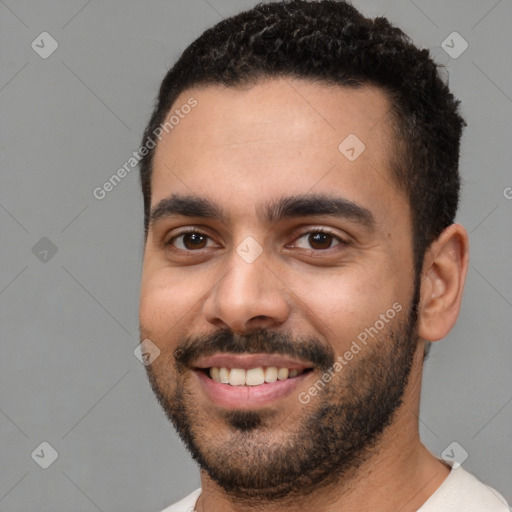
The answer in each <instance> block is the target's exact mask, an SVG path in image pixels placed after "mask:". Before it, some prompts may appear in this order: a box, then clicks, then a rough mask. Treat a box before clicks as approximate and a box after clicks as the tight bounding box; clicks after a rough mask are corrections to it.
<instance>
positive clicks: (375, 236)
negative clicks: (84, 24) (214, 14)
mask: <svg viewBox="0 0 512 512" xmlns="http://www.w3.org/2000/svg"><path fill="white" fill-rule="evenodd" d="M190 97H194V98H196V99H197V101H198V105H197V107H195V108H194V109H193V110H192V112H191V113H190V114H188V115H187V116H186V117H185V118H184V119H183V120H181V121H180V123H179V125H177V126H176V127H175V128H174V129H173V130H172V131H171V132H170V133H169V134H167V135H165V136H164V138H163V139H162V141H161V142H159V144H158V147H157V150H156V154H155V159H154V171H153V176H152V200H151V205H152V207H154V206H156V205H157V204H158V203H159V202H160V201H161V200H163V199H165V198H167V197H169V196H170V195H171V194H183V195H192V194H193V195H197V196H200V197H205V198H209V199H211V200H212V201H214V202H215V203H216V204H218V205H219V206H221V207H222V208H223V209H224V210H225V211H226V212H227V214H228V219H226V222H221V221H220V220H219V219H203V218H193V217H192V218H189V217H185V216H179V217H169V218H163V219H160V220H159V221H158V222H156V223H155V224H154V225H152V226H151V228H150V230H149V232H148V238H147V241H146V245H145V253H144V264H143V273H142V282H141V297H140V318H139V319H140V326H141V339H146V338H149V339H151V340H152V341H153V343H155V344H156V345H157V346H158V348H159V349H160V351H161V354H160V357H158V358H157V359H156V360H155V362H154V363H153V364H152V365H151V366H152V371H154V372H155V375H157V377H158V379H160V382H161V383H163V382H164V378H165V379H170V382H171V383H174V384H175V382H176V380H177V379H178V378H181V379H183V380H182V382H183V383H184V386H185V389H186V391H187V393H189V396H190V399H191V400H192V401H193V402H194V403H196V404H198V405H199V410H200V411H201V418H200V419H201V424H202V427H201V428H202V433H203V434H204V439H205V443H208V446H213V447H215V446H216V444H215V443H220V442H221V441H225V442H229V440H230V436H232V435H233V433H232V431H231V430H229V429H228V428H227V426H226V423H225V421H224V419H223V416H222V411H221V410H220V409H219V408H218V407H216V406H213V405H212V404H211V403H210V402H208V399H207V398H206V397H205V395H204V393H203V392H202V391H201V389H200V386H199V384H198V382H197V379H194V378H192V377H193V375H181V376H179V375H177V374H172V375H169V373H170V372H171V362H172V361H173V358H174V351H175V350H176V348H177V347H178V344H179V342H180V340H182V339H183V338H184V337H187V336H191V337H194V336H195V337H199V336H203V335H207V334H211V333H213V332H215V331H217V330H219V329H230V330H231V331H232V332H234V333H239V334H245V333H248V332H250V331H251V330H253V329H258V328H261V329H270V330H277V331H278V330H283V331H284V330H286V331H288V332H291V333H294V334H296V335H309V336H311V337H314V338H316V339H318V340H321V342H322V343H324V344H325V345H327V346H329V347H330V348H331V349H332V350H333V351H334V353H335V354H336V356H338V355H343V354H344V353H345V352H346V351H347V350H348V349H349V348H350V344H351V342H352V340H354V339H356V338H357V335H358V334H359V333H360V332H361V331H363V330H364V329H365V328H366V327H369V326H372V325H374V324H375V321H376V320H377V319H379V315H381V314H382V313H384V312H386V310H388V309H389V308H390V307H391V306H392V304H393V303H395V302H399V303H400V304H402V305H404V311H403V312H402V315H404V314H406V310H407V308H408V307H409V304H410V301H411V298H412V293H413V283H414V270H413V256H412V232H411V214H410V208H409V205H408V202H407V199H406V197H404V195H403V194H402V193H401V192H400V191H398V189H397V187H396V185H395V184H394V181H393V177H392V173H391V158H392V154H391V147H392V145H391V142H392V137H393V134H392V130H391V126H390V124H389V122H388V121H389V119H390V114H389V103H388V99H387V97H386V96H385V94H384V93H383V92H382V91H381V90H380V89H378V88H376V87H373V86H371V87H370V86H366V87H363V88H361V89H357V90H355V89H349V88H344V87H327V86H326V85H323V84H313V83H310V82H307V81H304V80H298V79H292V78H286V79H284V78H279V79H273V80H267V81H264V82H259V83H258V84H256V85H254V86H251V87H249V86H248V87H245V88H242V89H240V88H239V89H235V88H222V87H219V86H208V87H203V88H193V89H190V90H187V91H185V92H184V93H182V95H181V96H180V97H179V98H178V99H177V101H176V102H175V105H176V106H179V105H182V104H184V103H185V102H186V101H187V99H188V98H190ZM349 134H356V135H357V137H358V138H359V139H360V140H361V141H363V142H364V144H365V146H366V149H365V150H364V152H362V153H361V154H360V156H359V157H358V158H357V159H356V160H355V161H349V160H348V159H347V158H346V157H345V156H344V155H343V154H342V153H341V152H340V151H339V150H338V145H339V144H340V143H341V142H342V141H343V140H344V139H345V138H346V137H347V136H348V135H349ZM308 193H318V194H331V195H332V194H335V195H336V196H338V197H344V198H346V199H349V200H350V201H353V202H355V203H357V204H358V205H360V206H363V207H364V208H366V209H368V210H369V211H370V212H371V213H372V215H373V217H374V218H375V221H376V224H375V229H374V230H369V229H367V228H366V227H365V226H363V225H361V224H360V223H357V222H354V221H352V220H350V219H347V218H344V219H340V218H335V217H333V216H329V215H321V216H315V217H303V218H288V219H285V220H282V221H279V222H275V223H266V222H264V220H263V219H261V218H260V216H258V215H257V212H258V211H259V208H260V207H261V205H262V204H263V203H265V202H267V201H269V200H271V199H278V198H281V197H283V196H288V195H293V194H308ZM186 227H195V228H197V230H198V231H199V232H201V233H204V234H206V235H208V236H209V237H210V239H209V242H208V246H207V247H205V248H203V249H200V250H197V249H195V250H189V251H188V252H187V251H186V249H185V248H184V247H185V246H183V245H181V244H182V243H183V238H181V239H180V241H179V242H176V243H178V246H177V247H174V248H173V247H172V246H167V247H166V246H165V242H166V241H168V240H169V239H170V238H172V237H173V236H175V235H177V234H179V233H180V232H182V230H183V228H186ZM315 228H316V229H318V228H325V229H328V230H329V231H330V232H332V233H333V235H334V236H335V237H340V238H341V239H342V240H346V241H347V240H348V241H349V243H348V244H340V245H335V244H336V241H334V242H333V247H331V248H329V249H327V250H323V251H319V250H315V249H314V248H312V247H311V246H310V245H309V244H308V236H307V235H308V234H309V233H312V232H315ZM305 235H306V236H305ZM247 236H251V237H253V238H254V239H255V240H256V241H257V242H258V243H259V245H260V246H261V248H262V253H261V255H260V256H259V257H258V258H257V259H256V260H255V261H254V262H252V263H250V264H248V263H247V262H246V261H244V260H243V259H242V258H241V257H240V256H239V254H237V252H236V248H237V247H238V246H239V244H240V243H241V242H242V241H243V240H244V239H245V238H246V237H247ZM180 248H181V249H180ZM467 268H468V237H467V233H466V231H465V229H464V228H463V227H462V226H460V225H458V224H453V225H451V226H449V227H448V228H446V229H445V230H444V231H443V233H442V234H441V235H440V236H439V238H438V239H437V240H436V241H435V242H434V243H433V244H432V245H431V247H430V248H429V250H428V252H427V253H426V255H425V259H424V266H423V272H422V279H421V295H420V303H419V318H418V323H417V332H418V336H419V339H418V341H417V349H416V352H415V355H414V362H413V366H412V369H411V373H410V377H409V380H408V383H407V386H406V389H405V393H404V396H403V401H402V404H401V406H400V407H399V408H398V410H397V412H396V414H395V416H394V417H393V421H392V423H391V425H390V426H389V427H388V428H387V429H386V430H385V432H384V434H383V436H382V437H381V438H380V439H379V442H378V444H377V446H376V447H374V448H373V449H372V452H371V456H370V457H369V458H367V460H366V461H365V462H363V463H362V464H361V465H360V466H359V467H358V468H357V469H356V470H355V471H354V472H353V474H351V475H346V478H344V480H343V481H342V482H338V483H337V484H336V485H329V486H325V487H323V488H321V489H318V490H315V491H313V492H311V493H310V494H308V495H305V496H302V497H301V498H300V502H299V501H297V499H296V498H295V499H291V500H289V501H288V502H286V501H280V502H277V501H276V502H267V503H263V502H262V503H261V504H260V503H253V504H252V506H251V507H250V506H248V505H247V503H242V502H240V501H237V500H236V499H234V498H233V497H232V496H229V495H227V494H226V493H225V492H224V491H223V490H222V488H220V487H219V486H218V484H217V483H216V482H214V481H213V480H212V479H211V478H209V476H208V474H206V472H204V471H202V472H201V485H202V489H203V490H202V494H201V496H200V498H199V501H198V504H197V510H198V511H203V510H205V511H208V512H212V511H232V510H233V511H234V510H237V511H245V510H265V511H267V512H268V511H270V512H272V511H279V510H287V511H288V512H290V511H294V510H304V509H307V508H308V507H314V508H315V509H318V510H323V511H326V512H329V511H334V510H336V511H337V512H344V511H349V510H375V511H379V512H387V511H389V512H391V511H394V512H396V511H397V510H400V511H401V512H409V511H411V512H412V511H415V510H417V509H418V508H419V507H420V506H421V505H422V504H423V503H424V502H425V501H426V500H427V499H428V498H429V497H430V496H431V495H432V494H433V493H434V492H435V490H436V489H437V488H438V487H439V485H440V484H441V483H442V482H443V481H444V479H445V478H446V477H447V476H448V474H449V469H448V467H447V466H446V465H444V464H443V463H441V462H440V461H439V460H438V459H437V458H436V457H435V456H434V455H432V454H431V453H430V452H429V451H428V450H427V449H426V448H425V447H424V446H423V445H422V444H421V441H420V439H419V432H418V416H419V404H420V392H421V376H422V366H423V350H424V341H423V340H428V341H437V340H439V339H441V338H443V337H444V336H446V334H447V333H448V332H449V331H450V329H451V328H452V327H453V325H454V324H455V321H456V319H457V316H458V314H459V310H460V305H461V300H462V292H463V286H464V282H465V278H466V273H467ZM391 328H392V322H390V325H389V326H386V327H385V329H384V330H383V334H382V336H384V334H385V333H386V331H387V330H388V329H391ZM411 342H414V340H412V341H411ZM349 364H354V365H355V364H357V356H355V357H354V359H353V361H352V362H350V363H349ZM189 373H190V372H189ZM319 377H320V375H319V374H315V372H312V374H310V375H309V376H308V377H307V379H305V380H304V382H303V383H302V384H301V389H300V390H299V391H305V390H306V391H307V389H308V388H309V387H310V386H311V385H312V384H313V383H314V382H315V381H316V380H317V379H318V378H319ZM169 392H170V391H169ZM307 413H308V408H307V407H306V406H304V405H303V404H301V403H300V402H299V401H298V400H297V397H296V395H294V396H292V397H291V398H285V399H283V400H282V401H281V402H280V403H279V407H278V408H276V409H275V410H273V415H272V417H271V420H270V421H271V422H272V423H271V425H272V426H273V430H272V438H271V439H269V442H274V443H279V442H281V440H283V439H284V434H285V432H286V426H287V425H288V426H289V425H290V422H292V423H293V422H295V421H297V422H298V421H299V420H300V419H301V418H303V417H304V415H306V414H307ZM285 420H286V421H285ZM205 424H206V425H207V426H204V425H205ZM255 435H257V434H255ZM233 463H235V462H234V461H233Z"/></svg>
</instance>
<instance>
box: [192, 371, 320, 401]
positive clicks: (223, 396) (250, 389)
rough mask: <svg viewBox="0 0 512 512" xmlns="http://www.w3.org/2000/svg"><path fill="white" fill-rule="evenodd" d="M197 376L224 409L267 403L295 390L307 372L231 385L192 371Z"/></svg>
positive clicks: (209, 396)
mask: <svg viewBox="0 0 512 512" xmlns="http://www.w3.org/2000/svg"><path fill="white" fill-rule="evenodd" d="M194 373H195V374H196V375H197V377H198V378H199V382H200V383H201V387H202V389H203V390H204V392H205V394H206V396H207V397H208V398H209V399H210V400H211V401H212V402H214V403H215V404H217V405H219V406H221V407H224V408H226V409H250V408H251V407H258V406H263V405H269V404H271V403H273V402H275V401H277V400H279V399H280V398H284V397H286V396H288V395H290V394H292V393H293V392H294V391H296V390H297V388H298V387H299V385H300V384H301V383H302V382H303V381H304V379H305V378H306V376H307V375H308V373H311V372H306V373H301V374H300V375H297V376H296V377H292V378H289V379H286V380H282V381H281V380H277V381H276V382H266V383H265V384H260V385H259V386H231V385H230V384H222V383H220V382H216V381H214V380H213V379H211V378H210V377H208V376H207V375H206V374H205V373H204V372H202V371H198V370H196V371H194Z"/></svg>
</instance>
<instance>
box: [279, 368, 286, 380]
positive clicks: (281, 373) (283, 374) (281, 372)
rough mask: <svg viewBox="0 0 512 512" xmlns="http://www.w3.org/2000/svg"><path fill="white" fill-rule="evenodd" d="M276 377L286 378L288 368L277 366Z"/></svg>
mask: <svg viewBox="0 0 512 512" xmlns="http://www.w3.org/2000/svg"><path fill="white" fill-rule="evenodd" d="M277 378H278V379H279V380H286V379H287V378H288V368H279V370H278V372H277Z"/></svg>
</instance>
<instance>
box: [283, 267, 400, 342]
mask: <svg viewBox="0 0 512 512" xmlns="http://www.w3.org/2000/svg"><path fill="white" fill-rule="evenodd" d="M289 279H290V281H289V282H292V283H293V282H295V284H294V286H293V291H294V293H295V295H296V296H297V298H298V299H299V300H298V305H299V306H298V307H302V306H301V304H302V305H304V306H305V307H303V314H305V315H307V316H308V321H309V322H310V323H311V324H312V325H313V326H314V329H315V330H316V331H317V332H319V333H321V334H322V335H323V336H324V337H325V338H326V339H327V340H328V341H329V342H330V343H331V344H332V346H333V348H334V350H335V351H343V350H345V349H346V348H347V347H348V346H349V345H350V344H351V342H352V340H353V339H355V338H357V336H358V334H360V333H361V332H362V331H364V330H365V328H368V327H370V326H372V325H374V324H375V322H376V321H377V320H379V318H380V315H381V314H385V313H386V311H388V310H389V309H390V308H392V306H393V304H394V303H396V302H398V303H400V304H403V301H404V300H405V298H404V296H403V294H402V293H401V292H400V289H399V284H398V280H397V278H396V275H395V276H393V275H389V274H385V273H384V272H382V271H376V270H375V269H374V270H371V269H370V268H362V267H361V268H360V269H358V270H357V271H356V270H354V269H350V270H349V269H348V268H341V269H337V270H336V271H333V272H329V273H327V272H326V273H318V272H317V273H315V275H313V274H310V275H308V274H297V275H296V276H294V277H293V278H292V276H290V277H289Z"/></svg>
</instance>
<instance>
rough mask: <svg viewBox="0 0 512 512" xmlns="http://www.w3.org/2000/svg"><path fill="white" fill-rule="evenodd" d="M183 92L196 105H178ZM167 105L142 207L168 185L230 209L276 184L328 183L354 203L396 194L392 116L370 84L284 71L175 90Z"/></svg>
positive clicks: (279, 188) (312, 187) (244, 207)
mask: <svg viewBox="0 0 512 512" xmlns="http://www.w3.org/2000/svg"><path fill="white" fill-rule="evenodd" d="M191 99H193V100H195V101H196V102H197V105H196V106H195V107H194V108H193V109H188V108H187V109H183V111H181V107H182V106H183V105H185V104H187V103H190V100H191ZM171 110H172V112H170V114H175V115H177V114H181V115H180V116H179V122H177V123H175V124H173V128H172V129H171V130H169V133H164V135H163V138H162V140H161V141H160V142H159V143H158V146H157V148H156V151H155V155H154V159H153V176H152V206H154V205H155V204H157V203H158V202H159V201H161V200H162V199H164V198H166V197H169V196H170V195H172V194H173V193H176V192H179V193H186V194H187V195H191V194H195V195H199V196H201V197H210V198H212V199H214V200H215V201H216V202H217V203H219V204H224V205H226V204H227V203H229V204H231V205H232V206H233V208H237V207H238V213H239V214H249V212H250V211H251V208H250V204H251V203H254V205H255V209H254V210H253V211H256V207H257V203H261V201H259V199H262V198H263V197H265V198H267V199H268V198H271V197H278V196H279V197H282V196H283V195H284V192H286V193H287V194H289V195H291V194H302V195H303V194H305V193H307V192H310V191H313V192H315V193H332V192H333V191H337V192H339V193H340V194H342V195H344V196H345V197H347V198H348V199H350V200H352V201H354V202H356V203H359V204H370V203H372V202H373V203H374V204H376V203H375V202H376V201H377V200H379V201H380V202H381V203H382V201H386V200H390V199H392V196H396V197H398V198H399V199H400V197H399V196H400V193H399V192H398V190H397V189H396V187H395V185H394V179H393V176H392V173H391V161H392V156H393V155H392V146H393V144H392V142H393V130H392V124H391V121H392V119H393V116H392V113H391V110H390V103H389V100H388V97H387V96H386V94H385V93H384V92H383V91H382V90H380V89H379V88H377V87H373V86H364V87H360V88H347V87H342V86H335V85H327V84H325V83H318V82H317V83H312V82H309V81H305V80H299V79H293V78H290V77H287V78H277V79H271V80H265V81H261V82H258V83H257V84H255V85H251V86H246V87H239V88H234V87H224V86H220V85H210V86H206V87H200V88H191V89H188V90H186V91H184V92H183V93H182V94H181V95H180V96H179V97H178V98H177V100H176V101H175V103H174V105H173V107H172V109H171ZM176 111H178V112H176ZM185 112H188V113H186V114H185ZM176 120H177V118H176V119H175V121H176ZM396 197H395V199H396ZM401 199H403V198H401Z"/></svg>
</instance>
